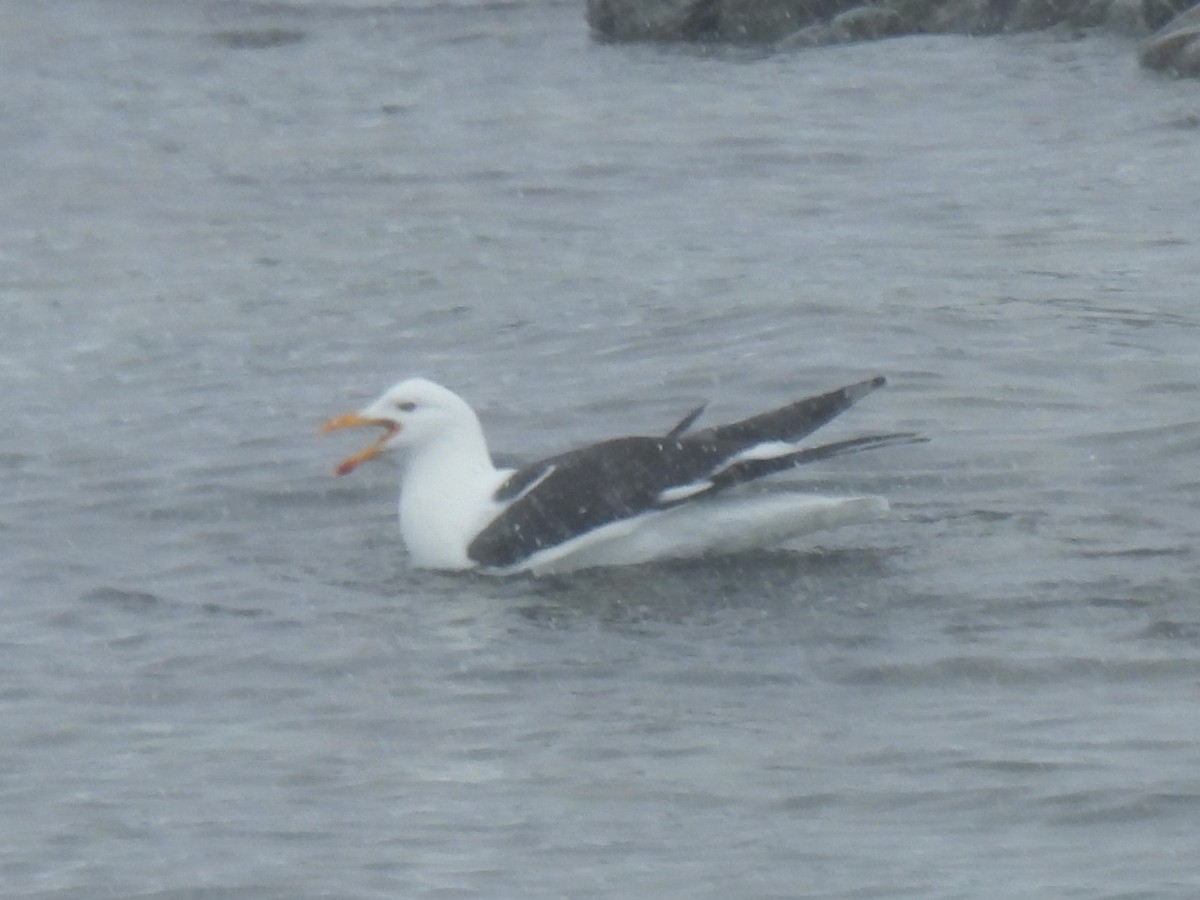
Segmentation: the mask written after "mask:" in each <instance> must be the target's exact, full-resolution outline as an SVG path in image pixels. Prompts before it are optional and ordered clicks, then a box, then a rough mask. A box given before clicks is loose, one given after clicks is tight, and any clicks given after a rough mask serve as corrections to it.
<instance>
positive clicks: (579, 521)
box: [467, 437, 726, 567]
mask: <svg viewBox="0 0 1200 900" xmlns="http://www.w3.org/2000/svg"><path fill="white" fill-rule="evenodd" d="M725 458H726V454H724V453H723V451H722V450H721V448H720V447H719V446H718V445H716V444H711V443H710V444H692V443H691V442H686V443H685V442H684V441H680V440H677V439H674V438H651V437H627V438H617V439H616V440H611V441H604V442H603V443H600V444H593V445H592V446H590V447H583V448H581V449H579V450H572V451H570V452H569V453H564V454H562V455H561V456H554V457H551V458H549V459H545V460H542V461H541V462H537V463H534V464H532V465H530V466H526V467H525V468H523V469H519V470H518V471H516V472H514V473H513V474H512V476H511V477H510V478H509V479H508V480H507V481H506V482H505V483H504V484H503V485H501V487H500V489H499V490H498V491H497V492H496V499H497V500H500V501H511V503H510V505H509V507H508V508H507V509H506V510H504V512H502V513H501V514H500V515H499V516H497V517H496V518H495V519H494V520H493V521H492V522H491V523H490V524H489V525H488V526H487V527H486V528H485V529H484V530H483V531H481V532H480V533H479V535H478V536H476V538H475V539H474V540H473V541H472V542H471V545H470V546H469V547H468V548H467V555H468V556H469V557H470V558H471V559H473V560H474V561H475V562H477V563H479V564H480V565H484V566H492V567H504V566H511V565H514V564H515V563H518V562H520V561H521V560H523V559H525V558H526V557H527V556H529V555H530V554H532V553H536V552H537V551H538V550H542V549H544V548H546V547H553V546H555V545H557V544H561V543H562V542H564V541H567V540H570V539H571V538H573V537H576V536H578V535H581V534H585V533H587V532H589V531H591V530H593V529H595V528H599V527H601V526H602V525H607V524H609V523H611V522H617V521H620V520H621V519H627V518H630V517H632V516H635V515H638V514H639V513H643V512H647V511H649V510H653V509H660V508H663V507H664V506H665V505H669V504H663V503H662V502H661V497H662V494H663V492H664V491H667V490H669V489H670V488H672V487H678V486H680V485H687V484H692V483H694V482H698V481H699V482H703V480H704V478H705V476H706V475H707V473H709V472H711V471H712V470H713V469H714V468H715V467H716V466H717V465H719V463H720V462H722V461H723V460H724V459H725Z"/></svg>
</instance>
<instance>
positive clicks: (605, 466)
mask: <svg viewBox="0 0 1200 900" xmlns="http://www.w3.org/2000/svg"><path fill="white" fill-rule="evenodd" d="M885 383H886V382H885V380H884V379H883V378H882V377H879V378H872V379H870V380H868V381H862V382H859V383H857V384H853V385H850V386H848V387H844V388H839V389H838V390H836V391H830V392H828V393H825V394H820V395H818V396H815V397H808V398H806V399H804V400H800V401H798V402H796V403H792V404H790V405H788V406H784V407H780V408H779V409H775V410H771V411H770V412H765V413H762V414H760V415H757V416H752V417H751V418H748V419H743V420H741V421H739V422H733V423H731V424H728V425H719V426H715V427H713V428H706V429H703V430H701V431H696V432H693V433H691V434H684V432H686V431H687V429H688V428H689V427H690V426H691V424H692V423H693V422H694V421H695V419H696V417H697V416H699V414H700V412H701V411H702V410H703V407H700V408H698V409H696V410H693V411H692V412H691V413H689V414H688V415H687V416H685V417H684V418H683V419H682V420H681V421H680V422H679V424H678V425H676V426H675V427H674V428H672V429H671V431H670V432H669V433H668V435H667V436H666V437H662V438H653V437H627V438H617V439H615V440H610V441H604V442H602V443H599V444H594V445H592V446H589V447H583V448H581V449H579V450H572V451H570V452H568V453H564V454H562V455H561V456H554V457H550V458H549V459H545V460H542V461H540V462H537V463H533V464H532V465H529V466H526V467H524V468H522V469H519V470H518V471H516V472H514V473H513V474H512V476H511V477H510V478H509V479H508V480H507V481H506V482H505V483H504V484H503V485H501V487H500V488H499V490H498V491H497V492H496V499H497V500H498V501H501V502H508V503H509V506H508V508H507V509H505V510H504V511H503V512H502V513H500V515H498V516H497V517H496V518H495V519H494V520H492V522H491V523H489V524H488V526H487V527H486V528H484V529H483V531H481V532H480V533H479V534H478V535H477V536H476V537H475V539H474V540H473V541H472V542H471V544H470V546H469V547H468V548H467V555H468V556H469V557H470V558H471V559H472V560H474V561H475V562H476V563H478V564H480V565H483V566H488V567H495V568H503V567H507V566H511V565H515V564H516V563H519V562H521V561H522V560H523V559H525V558H527V557H528V556H530V555H531V554H533V553H536V552H537V551H539V550H542V549H545V548H547V547H553V546H556V545H558V544H561V543H563V542H564V541H567V540H570V539H571V538H574V537H577V536H579V535H581V534H586V533H587V532H589V531H592V530H593V529H596V528H599V527H601V526H603V525H608V524H610V523H612V522H617V521H620V520H622V519H627V518H631V517H633V516H636V515H639V514H641V513H645V512H649V511H652V510H656V509H666V508H668V507H671V506H676V505H678V504H680V503H685V502H688V501H690V500H694V499H698V498H700V497H703V496H707V495H710V494H712V493H714V492H716V491H720V490H723V489H725V488H728V487H731V486H733V485H735V484H740V483H743V482H746V481H751V480H753V479H755V478H761V477H762V476H764V475H769V474H772V473H774V472H780V471H783V470H784V469H788V468H791V467H793V466H798V465H802V464H803V463H807V462H813V461H815V460H818V459H826V458H828V457H830V456H836V455H839V454H842V453H848V452H852V451H856V450H865V449H870V448H873V447H880V446H887V445H889V444H894V443H907V442H909V441H912V440H919V439H920V438H918V437H917V436H916V435H911V434H891V435H872V436H869V437H863V438H855V439H852V440H848V441H840V442H838V443H834V444H826V445H823V446H820V447H809V448H803V449H790V448H789V449H781V451H780V452H779V453H778V454H777V455H775V456H771V457H767V458H762V459H742V460H739V459H737V457H738V456H739V454H742V453H744V452H745V451H747V450H749V449H751V448H753V447H755V446H756V445H758V444H776V443H784V444H795V443H796V442H797V441H799V440H800V439H802V438H803V437H805V436H806V435H808V434H811V433H812V432H813V431H815V430H816V429H818V428H820V427H821V426H822V425H824V424H825V423H826V422H828V421H830V420H831V419H833V418H834V417H835V416H837V415H838V414H839V413H841V412H843V411H844V410H846V409H848V408H849V407H850V406H852V405H853V404H854V403H855V402H856V401H858V400H859V399H861V398H862V397H865V396H866V395H867V394H869V393H871V391H873V390H875V389H876V388H879V387H882V386H883V385H884V384H885Z"/></svg>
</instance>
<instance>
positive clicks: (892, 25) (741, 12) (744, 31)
mask: <svg viewBox="0 0 1200 900" xmlns="http://www.w3.org/2000/svg"><path fill="white" fill-rule="evenodd" d="M587 20H588V25H589V26H590V27H591V29H592V33H593V35H594V36H595V37H596V38H597V39H600V40H610V41H687V42H699V43H720V44H730V45H743V46H766V47H768V48H770V49H777V50H786V49H792V48H799V47H815V46H821V45H825V44H842V43H849V42H852V41H865V40H876V39H878V38H885V37H898V36H900V35H907V34H970V35H989V34H1002V33H1011V32H1021V31H1036V30H1042V29H1047V28H1055V27H1068V28H1079V29H1083V28H1104V29H1109V30H1114V31H1120V32H1123V33H1128V34H1143V35H1149V37H1147V39H1146V41H1145V43H1144V44H1143V45H1142V48H1141V50H1140V52H1139V55H1138V58H1139V60H1140V62H1141V63H1142V65H1144V66H1146V67H1147V68H1150V69H1156V70H1160V71H1166V72H1170V73H1173V74H1176V75H1187V76H1200V5H1197V4H1195V0H875V2H863V0H587ZM1155 29H1157V30H1155ZM1151 32H1153V33H1151Z"/></svg>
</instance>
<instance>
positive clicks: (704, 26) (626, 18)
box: [587, 0, 720, 41]
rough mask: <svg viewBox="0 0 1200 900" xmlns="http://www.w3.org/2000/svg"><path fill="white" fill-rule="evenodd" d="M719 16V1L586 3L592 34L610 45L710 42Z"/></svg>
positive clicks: (612, 0)
mask: <svg viewBox="0 0 1200 900" xmlns="http://www.w3.org/2000/svg"><path fill="white" fill-rule="evenodd" d="M719 12H720V2H719V0H587V22H588V26H589V27H590V28H591V29H592V33H593V34H594V35H595V36H596V37H599V38H603V39H606V40H613V41H704V40H713V39H715V38H716V37H717V22H718V17H719Z"/></svg>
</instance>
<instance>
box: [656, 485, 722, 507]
mask: <svg viewBox="0 0 1200 900" xmlns="http://www.w3.org/2000/svg"><path fill="white" fill-rule="evenodd" d="M712 486H713V484H712V482H711V481H708V480H707V479H706V480H704V481H694V482H692V483H691V484H681V485H677V486H676V487H669V488H667V489H666V490H664V491H661V492H660V493H659V495H658V502H659V503H668V504H669V503H678V502H679V501H680V500H686V499H687V498H688V497H693V496H695V495H696V494H702V493H704V492H705V491H707V490H709V489H711V488H712Z"/></svg>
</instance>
